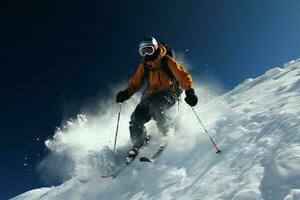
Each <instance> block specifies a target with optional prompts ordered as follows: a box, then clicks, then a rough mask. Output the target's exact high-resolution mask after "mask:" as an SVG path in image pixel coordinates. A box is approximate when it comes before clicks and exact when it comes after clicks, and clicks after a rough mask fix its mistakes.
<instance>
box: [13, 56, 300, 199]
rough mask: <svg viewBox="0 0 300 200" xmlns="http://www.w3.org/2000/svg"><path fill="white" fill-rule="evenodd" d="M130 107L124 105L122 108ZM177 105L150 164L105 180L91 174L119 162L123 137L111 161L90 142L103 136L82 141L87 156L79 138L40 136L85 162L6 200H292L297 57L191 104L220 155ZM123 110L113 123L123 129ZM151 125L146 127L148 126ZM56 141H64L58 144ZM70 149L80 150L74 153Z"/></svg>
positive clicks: (299, 163) (299, 194)
mask: <svg viewBox="0 0 300 200" xmlns="http://www.w3.org/2000/svg"><path fill="white" fill-rule="evenodd" d="M134 101H135V100H134ZM135 103H136V102H133V103H132V105H134V104H135ZM132 109H133V106H131V105H128V109H127V111H125V112H126V113H130V112H131V111H132ZM180 109H181V110H180V113H179V115H178V116H177V118H176V128H177V130H176V136H175V137H173V138H172V139H171V141H170V142H169V146H168V148H167V149H166V150H165V152H164V153H163V154H162V155H161V157H160V159H159V160H158V161H157V162H156V163H154V164H150V165H149V164H144V163H138V162H134V163H132V165H131V166H130V167H128V169H126V170H125V171H124V172H123V173H122V174H121V175H120V176H119V177H117V178H116V179H113V180H110V179H109V180H107V179H101V178H97V177H100V176H101V173H107V171H109V170H112V168H114V167H115V166H116V165H118V164H119V163H120V162H121V158H122V156H123V155H124V152H126V149H127V148H128V147H129V143H128V138H126V136H123V137H121V138H120V143H119V153H118V155H119V157H118V158H117V160H114V159H113V158H114V155H113V153H112V152H111V150H110V148H108V147H106V146H105V145H102V144H101V145H99V144H98V143H99V141H100V143H101V142H103V144H105V143H107V140H105V138H104V139H103V138H102V139H101V140H98V143H97V142H96V143H94V142H89V144H91V146H92V148H93V149H94V150H95V151H93V156H91V152H90V150H86V153H85V154H82V153H81V154H79V153H78V152H76V151H84V150H85V149H84V148H75V147H76V146H80V145H82V143H80V142H79V143H78V142H76V141H72V140H71V139H70V138H68V137H67V136H65V135H64V133H63V132H61V133H60V135H59V134H57V133H56V136H55V137H62V138H64V140H57V139H53V140H50V141H48V147H49V148H50V149H51V150H52V151H56V150H57V151H58V149H59V150H60V151H68V148H69V147H70V149H75V152H74V153H73V154H74V155H73V154H72V155H73V156H74V158H76V159H79V160H80V159H82V158H83V159H84V160H88V161H86V162H88V164H81V165H79V164H78V163H77V164H76V165H75V169H76V168H77V170H75V171H73V177H72V178H70V179H69V180H67V181H66V182H64V183H63V184H61V185H59V186H56V187H51V188H41V189H36V190H32V191H29V192H26V193H24V194H21V195H19V196H17V197H15V198H12V200H29V199H30V200H33V199H41V200H46V199H47V200H48V199H57V200H58V199H72V200H73V199H74V200H76V199H90V200H94V199H118V200H122V199H124V200H125V199H126V200H127V199H131V200H137V199H153V200H154V199H164V200H167V199H188V200H191V199H195V200H196V199H205V200H206V199H208V200H210V199H213V200H221V199H224V200H229V199H234V200H256V199H257V200H258V199H265V200H277V199H278V200H282V199H283V200H299V199H300V59H298V60H296V61H292V62H289V63H288V64H285V66H284V67H283V68H279V67H276V68H273V69H271V70H268V71H267V72H266V73H265V74H264V75H262V76H260V77H258V78H255V79H247V80H245V81H244V82H243V83H242V84H240V85H239V86H237V87H236V88H234V89H233V90H232V91H230V92H228V93H226V94H224V95H222V96H219V97H216V98H213V99H212V100H210V101H209V102H207V103H206V104H205V105H201V104H200V105H199V106H197V107H196V108H195V109H196V111H197V112H198V113H199V116H200V118H201V119H202V120H203V123H204V124H205V125H206V126H207V129H208V130H209V131H210V133H211V135H212V137H213V138H214V139H215V140H216V143H217V144H219V145H220V147H221V149H222V150H223V154H221V155H220V156H219V155H215V154H214V151H213V149H212V147H211V145H210V143H209V141H208V139H207V137H206V135H205V134H204V132H203V130H202V129H201V126H200V125H199V124H198V123H197V121H196V119H195V118H194V116H193V113H192V111H191V109H190V108H189V107H188V106H186V105H183V104H182V106H181V108H180ZM128 116H129V115H126V116H125V117H124V118H123V121H124V122H123V123H124V124H122V125H121V130H124V132H126V130H127V126H128V125H127V123H128ZM110 117H111V115H110V114H104V117H103V116H102V118H101V119H102V120H103V123H104V124H105V123H107V121H105V120H108V119H109V118H110ZM82 121H84V120H81V121H80V122H82ZM84 123H88V120H86V121H85V122H84ZM98 123H99V122H98ZM100 123H101V122H100ZM92 124H93V123H92ZM153 126H154V125H153V124H150V125H149V127H148V128H149V129H150V130H154V129H153ZM91 127H94V126H93V125H88V126H84V125H82V124H81V127H80V128H79V125H73V129H72V133H74V131H75V132H76V134H79V135H80V134H81V133H82V132H85V131H87V132H93V131H92V128H91ZM103 127H105V126H104V125H103ZM85 129H87V130H85ZM108 129H109V128H108ZM110 129H111V130H113V128H112V127H111V128H110ZM127 133H128V132H127ZM127 133H125V134H127ZM69 135H70V134H69ZM97 137H99V136H97ZM105 137H106V136H105ZM154 137H158V136H154ZM88 139H89V138H86V140H88ZM98 139H99V138H98ZM110 139H111V136H110ZM69 140H70V141H69ZM58 141H60V142H61V141H68V142H65V143H64V146H66V144H67V146H66V147H65V149H63V150H62V149H61V148H60V144H59V143H58ZM147 151H151V148H149V149H148V150H145V152H147ZM78 155H81V156H79V158H77V156H78ZM86 156H88V158H89V159H86V158H87V157H86ZM71 157H72V156H71ZM77 161H78V160H77ZM77 161H74V162H75V163H76V162H77ZM78 162H82V160H80V161H78ZM104 163H109V164H104ZM79 166H81V168H80V167H79ZM82 166H85V168H83V167H82ZM86 166H89V167H88V169H87V168H86ZM99 166H101V167H99ZM79 169H81V170H79ZM83 169H84V170H83ZM83 172H85V173H87V174H86V176H88V177H91V178H90V179H89V181H88V182H84V183H83V182H81V181H80V180H79V179H80V177H82V174H83Z"/></svg>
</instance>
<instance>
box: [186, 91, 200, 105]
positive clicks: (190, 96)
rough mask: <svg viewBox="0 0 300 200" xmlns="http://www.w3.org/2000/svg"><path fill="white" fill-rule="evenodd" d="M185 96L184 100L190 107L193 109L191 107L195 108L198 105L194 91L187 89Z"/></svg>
mask: <svg viewBox="0 0 300 200" xmlns="http://www.w3.org/2000/svg"><path fill="white" fill-rule="evenodd" d="M185 96H186V97H185V98H184V100H185V102H186V103H187V104H189V105H190V106H192V107H193V106H195V105H196V104H197V103H198V98H197V96H196V94H195V91H194V89H188V90H186V91H185Z"/></svg>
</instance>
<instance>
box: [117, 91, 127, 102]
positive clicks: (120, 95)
mask: <svg viewBox="0 0 300 200" xmlns="http://www.w3.org/2000/svg"><path fill="white" fill-rule="evenodd" d="M127 99H129V95H128V92H127V90H123V91H120V92H119V93H118V94H117V97H116V102H117V103H123V102H124V101H126V100H127Z"/></svg>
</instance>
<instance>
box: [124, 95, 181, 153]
mask: <svg viewBox="0 0 300 200" xmlns="http://www.w3.org/2000/svg"><path fill="white" fill-rule="evenodd" d="M176 99H177V97H176V95H174V93H173V92H171V91H162V92H157V93H154V94H151V95H144V96H143V97H142V99H141V101H140V103H139V104H138V105H137V107H136V108H135V110H134V112H133V113H132V115H131V118H130V119H131V120H130V122H129V130H130V138H131V141H132V143H133V145H134V146H137V147H141V146H142V145H143V144H144V142H145V139H146V136H147V133H146V127H145V126H144V124H145V123H147V122H148V121H150V120H151V119H152V118H153V119H154V120H155V121H156V124H157V127H158V129H159V130H160V132H161V133H162V134H163V135H165V134H166V135H167V134H168V131H169V130H170V128H171V129H172V128H173V122H172V119H171V118H170V117H169V116H168V112H167V111H168V109H169V108H171V107H172V106H173V105H174V104H175V103H176Z"/></svg>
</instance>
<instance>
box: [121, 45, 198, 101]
mask: <svg viewBox="0 0 300 200" xmlns="http://www.w3.org/2000/svg"><path fill="white" fill-rule="evenodd" d="M159 48H160V54H159V55H158V57H157V58H156V59H155V60H153V61H149V62H147V64H148V65H149V66H150V67H151V70H150V74H149V78H148V79H147V77H146V74H145V68H144V63H141V64H140V65H139V67H138V68H137V70H136V72H135V74H134V75H133V76H132V77H131V79H130V80H129V82H128V86H127V89H126V90H127V93H128V95H129V97H130V96H132V95H133V94H134V93H135V92H137V91H138V90H139V89H140V88H141V87H142V85H143V84H144V82H145V80H148V86H147V88H146V89H145V91H144V95H146V94H153V93H156V92H161V91H164V90H168V89H171V88H172V87H173V84H174V82H173V81H172V80H171V79H170V77H169V76H168V75H167V74H165V72H164V71H163V69H161V59H162V58H163V57H164V56H166V57H167V58H168V60H167V62H168V67H169V68H170V70H171V71H172V73H173V75H174V77H175V78H176V80H178V82H179V84H180V86H181V87H182V88H183V89H184V90H188V89H192V77H191V75H190V74H189V73H188V72H187V71H186V70H185V69H184V68H183V67H182V66H181V65H180V64H179V63H178V62H176V60H175V59H174V58H172V57H170V56H168V55H166V52H167V50H166V48H165V47H164V46H163V45H162V44H159Z"/></svg>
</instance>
